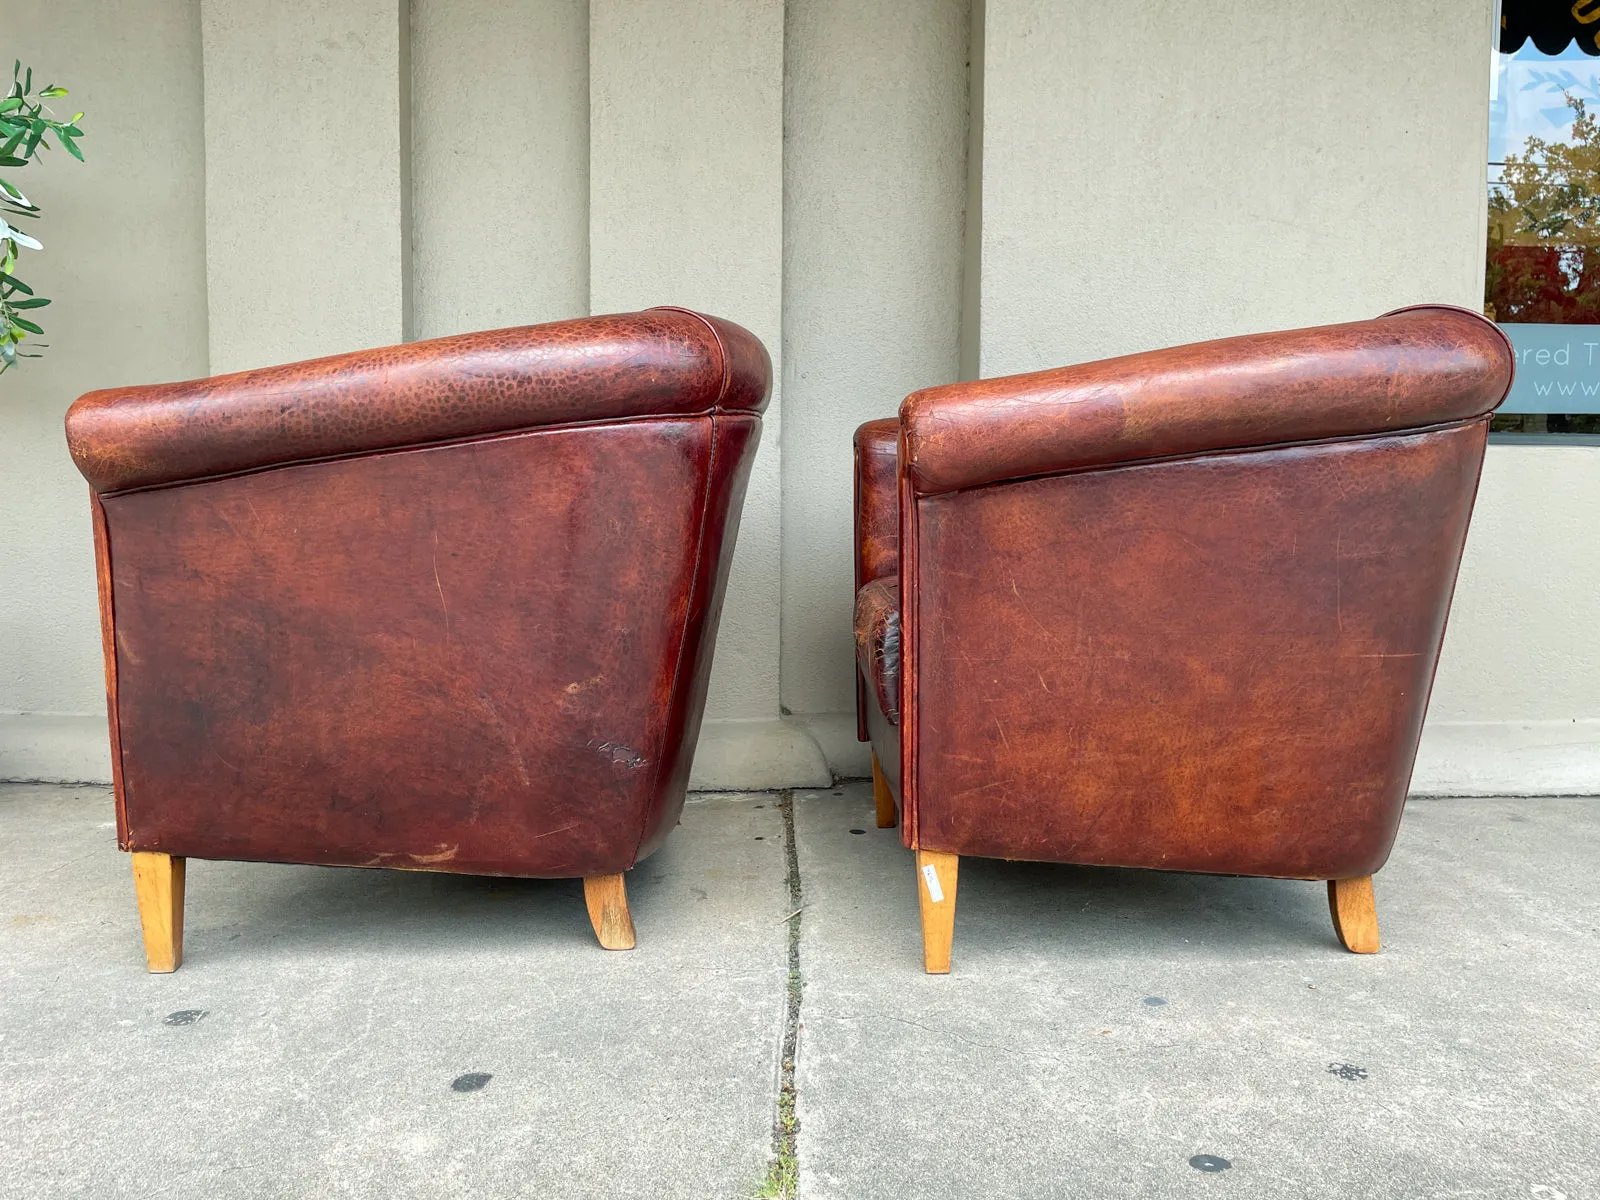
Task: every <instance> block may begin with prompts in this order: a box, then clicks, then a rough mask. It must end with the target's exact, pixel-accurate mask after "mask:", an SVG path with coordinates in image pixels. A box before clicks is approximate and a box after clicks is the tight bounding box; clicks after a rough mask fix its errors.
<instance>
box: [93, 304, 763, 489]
mask: <svg viewBox="0 0 1600 1200" xmlns="http://www.w3.org/2000/svg"><path fill="white" fill-rule="evenodd" d="M771 373H772V367H771V362H770V360H769V359H768V357H767V353H766V350H765V349H764V348H763V347H762V345H761V343H760V342H759V341H758V340H757V339H756V338H755V337H754V336H753V335H752V334H750V333H749V332H748V331H747V330H744V329H742V328H740V327H739V326H737V325H734V324H732V323H731V322H727V321H721V320H718V319H716V318H714V317H704V316H701V315H700V314H698V313H693V312H690V311H688V310H687V309H673V308H655V309H650V310H648V311H645V312H639V313H625V314H618V315H614V316H598V317H585V318H581V319H579V320H575V321H560V322H555V323H552V324H548V325H532V326H524V327H522V328H517V329H500V330H493V331H489V332H485V333H468V334H461V335H459V336H456V337H446V338H438V339H435V340H432V341H425V342H411V343H409V344H406V345H401V346H388V347H384V348H382V349H378V350H364V351H358V352H356V353H353V354H340V355H335V356H333V357H331V358H319V359H314V360H312V361H310V362H301V363H292V364H290V365H288V366H281V367H266V368H263V369H261V370H255V371H242V372H239V373H238V374H234V375H221V376H217V377H215V378H212V379H200V380H193V381H190V382H187V383H171V384H156V385H152V386H146V387H127V388H115V389H110V390H106V391H99V392H90V393H89V394H88V395H86V396H83V397H81V398H80V399H79V400H78V401H77V402H76V403H75V404H73V406H72V407H71V409H69V410H68V412H67V443H68V446H69V448H70V449H71V451H72V457H73V460H74V461H75V462H76V463H77V465H78V469H79V470H80V471H81V472H82V473H83V476H84V478H86V479H87V480H88V481H89V484H90V486H91V487H93V488H94V490H95V491H96V492H115V491H122V490H125V489H128V488H138V487H150V486H153V485H158V484H167V483H176V482H181V481H186V480H194V479H204V478H210V477H214V476H218V475H227V474H233V473H236V472H240V471H248V470H255V469H259V468H262V467H269V466H277V465H282V464H286V463H292V462H304V461H307V460H312V459H323V458H337V457H340V456H343V455H349V454H355V453H362V452H370V451H375V450H385V449H393V448H397V447H402V446H415V445H424V444H428V443H432V442H440V441H448V440H452V439H459V438H468V437H481V436H485V435H491V434H496V433H504V432H512V431H516V430H521V429H531V428H536V427H540V426H549V425H563V424H575V423H581V422H590V421H604V420H615V419H625V418H629V417H641V416H650V415H656V414H661V415H668V414H671V415H681V414H688V413H698V412H706V411H710V410H713V409H743V410H749V411H754V412H760V411H761V410H762V409H763V408H764V407H765V406H766V400H767V394H768V391H769V389H770V383H771Z"/></svg>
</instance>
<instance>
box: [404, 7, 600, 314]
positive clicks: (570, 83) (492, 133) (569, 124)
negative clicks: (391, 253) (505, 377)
mask: <svg viewBox="0 0 1600 1200" xmlns="http://www.w3.org/2000/svg"><path fill="white" fill-rule="evenodd" d="M411 78H412V90H411V98H412V110H413V120H412V133H411V144H412V164H411V179H412V230H413V238H412V271H413V296H412V299H413V304H414V311H415V314H416V322H415V330H414V333H415V336H417V337H419V338H428V337H442V336H444V335H445V334H449V333H463V332H466V331H468V330H473V329H498V328H501V327H503V326H507V325H532V324H536V323H538V322H540V321H558V320H562V319H565V318H567V317H578V316H584V315H585V314H587V313H588V311H589V5H588V4H587V3H586V0H413V3H412V7H411Z"/></svg>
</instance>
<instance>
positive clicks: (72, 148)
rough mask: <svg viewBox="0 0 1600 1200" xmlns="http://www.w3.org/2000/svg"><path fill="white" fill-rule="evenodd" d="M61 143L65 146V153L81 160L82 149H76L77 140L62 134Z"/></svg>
mask: <svg viewBox="0 0 1600 1200" xmlns="http://www.w3.org/2000/svg"><path fill="white" fill-rule="evenodd" d="M61 144H62V145H63V146H65V147H66V150H67V153H68V154H70V155H72V157H73V158H75V159H77V160H78V161H79V162H82V161H83V151H82V150H79V149H78V143H77V142H75V141H73V140H72V139H71V138H69V137H67V136H66V135H65V134H63V135H62V138H61Z"/></svg>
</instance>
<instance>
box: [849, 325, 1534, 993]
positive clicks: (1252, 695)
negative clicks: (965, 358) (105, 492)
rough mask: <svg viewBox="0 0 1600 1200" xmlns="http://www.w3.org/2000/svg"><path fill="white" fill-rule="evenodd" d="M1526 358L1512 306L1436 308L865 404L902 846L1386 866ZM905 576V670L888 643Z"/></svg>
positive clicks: (870, 517)
mask: <svg viewBox="0 0 1600 1200" xmlns="http://www.w3.org/2000/svg"><path fill="white" fill-rule="evenodd" d="M1512 366H1513V356H1512V354H1511V351H1510V347H1509V343H1508V342H1507V341H1506V339H1505V337H1504V336H1503V335H1502V334H1501V332H1500V331H1499V330H1498V329H1497V328H1496V327H1495V326H1494V325H1492V324H1490V323H1489V322H1487V321H1485V320H1483V319H1482V318H1481V317H1478V316H1476V315H1475V314H1472V313H1469V312H1466V311H1464V310H1459V309H1451V308H1446V307H1439V306H1420V307H1416V308H1411V309H1404V310H1400V311H1398V312H1395V313H1391V314H1389V315H1387V316H1384V317H1382V318H1379V319H1376V320H1368V321H1359V322H1355V323H1351V324H1345V325H1333V326H1325V327H1322V328H1317V329H1305V330H1296V331H1291V332H1284V333H1269V334H1260V335H1256V336H1251V337H1240V338H1230V339H1227V340H1223V341H1215V342H1207V343H1202V344H1200V345H1193V346H1182V347H1178V348H1175V349H1170V350H1159V351H1155V352H1152V353H1147V354H1137V355H1132V356H1129V357H1124V358H1116V359H1109V360H1106V361H1103V362H1094V363H1087V364H1084V365H1081V366H1074V367H1065V368H1062V369H1059V370H1052V371H1041V372H1038V373H1035V374H1029V375H1019V376H1013V377H1010V378H1003V379H987V380H981V381H978V382H972V383H959V384H952V385H950V386H946V387H936V388H930V389H927V390H925V391H921V392H917V393H916V394H914V395H912V396H910V397H909V398H907V399H906V401H905V403H904V404H903V405H902V406H901V409H900V416H899V419H898V421H876V422H873V423H871V424H869V425H865V426H863V427H862V428H861V430H860V431H859V432H858V434H857V438H856V461H857V474H856V489H857V498H856V514H857V525H856V539H857V550H858V558H857V573H858V578H857V585H858V587H859V588H861V596H862V600H861V601H860V602H859V603H858V606H857V637H858V639H859V644H860V645H861V647H862V653H861V656H860V665H861V672H862V679H863V685H862V687H861V688H860V689H859V696H860V709H861V711H860V713H859V717H860V720H859V727H860V729H861V731H862V734H863V737H864V739H865V738H870V739H871V740H872V742H873V747H874V752H875V755H876V757H877V759H878V760H879V761H880V762H881V763H882V764H883V766H884V774H885V775H886V776H887V782H888V784H889V786H890V787H891V789H892V791H893V792H894V795H895V797H896V799H897V802H898V804H899V807H900V812H901V818H902V819H901V826H902V830H903V836H904V839H905V842H906V844H907V845H908V846H911V847H914V848H918V849H920V850H925V851H930V852H945V853H947V854H957V855H963V854H975V855H980V856H986V857H993V858H1008V859H1032V860H1040V861H1053V862H1064V863H1083V864H1097V865H1116V866H1129V867H1154V868H1163V869H1168V870H1187V871H1208V872H1223V873H1234V874H1249V875H1266V876H1280V877H1297V878H1309V879H1330V880H1336V879H1347V878H1354V877H1360V876H1364V875H1369V874H1371V873H1372V872H1374V871H1376V870H1377V869H1378V868H1379V867H1381V866H1382V865H1383V863H1384V861H1385V859H1386V858H1387V857H1388V854H1389V850H1390V847H1391V845H1392V844H1393V841H1394V837H1395V833H1396V830H1397V827H1398V824H1399V821H1400V814H1401V808H1402V806H1403V804H1404V801H1405V796H1406V790H1407V786H1408V782H1409V779H1410V775H1411V770H1412V765H1413V761H1414V759H1415V755H1416V749H1417V740H1418V737H1419V734H1420V731H1421V728H1422V720H1423V714H1424V712H1425V710H1426V707H1427V700H1428V693H1429V689H1430V687H1431V685H1432V681H1433V674H1434V666H1435V663H1436V661H1437V658H1438V653H1439V646H1440V641H1441V639H1442V636H1443V633H1444V626H1445V617H1446V613H1447V610H1448V608H1449V604H1450V596H1451V591H1452V588H1453V586H1454V583H1455V577H1456V571H1457V567H1458V565H1459V562H1460V558H1461V550H1462V544H1463V541H1464V539H1465V537H1466V533H1467V524H1468V519H1469V517H1470V515H1471V511H1472V504H1473V498H1474V494H1475V490H1476V487H1477V482H1478V475H1479V470H1480V467H1481V464H1482V460H1483V452H1484V444H1485V439H1486V435H1487V432H1488V424H1489V415H1490V413H1491V411H1492V410H1493V408H1494V407H1495V406H1496V405H1497V404H1498V403H1499V402H1500V401H1501V400H1502V399H1503V398H1504V396H1505V394H1506V392H1507V389H1508V388H1509V386H1510V382H1511V374H1512ZM891 455H893V456H894V460H895V470H894V474H893V477H891V475H890V471H889V469H888V463H889V461H890V456H891ZM891 507H892V508H893V510H894V512H895V517H894V519H893V520H890V519H889V518H888V517H887V516H886V515H885V514H886V513H887V512H888V511H889V510H890V509H891ZM874 581H876V582H874ZM874 589H876V590H875V591H874ZM869 592H871V593H872V596H873V597H876V599H873V598H872V597H869ZM888 595H897V596H898V597H899V603H898V606H897V607H898V616H899V624H900V634H901V644H900V658H899V686H898V688H897V689H896V688H892V687H889V686H887V685H886V684H884V685H880V684H879V682H878V678H877V674H876V672H877V671H878V669H879V659H878V658H875V657H874V656H873V654H872V653H871V652H870V648H871V647H873V646H874V645H876V644H877V641H876V639H877V638H878V637H879V634H878V633H877V630H879V629H881V628H883V627H885V626H886V625H887V624H888V623H889V618H888V616H887V615H886V614H885V612H884V604H885V603H886V602H887V601H886V600H885V599H884V598H885V597H886V596H888ZM896 703H897V704H898V710H899V711H898V713H896V712H894V711H892V710H893V708H894V707H895V705H896ZM925 900H926V896H925ZM930 961H932V960H931V959H930ZM930 969H932V968H930Z"/></svg>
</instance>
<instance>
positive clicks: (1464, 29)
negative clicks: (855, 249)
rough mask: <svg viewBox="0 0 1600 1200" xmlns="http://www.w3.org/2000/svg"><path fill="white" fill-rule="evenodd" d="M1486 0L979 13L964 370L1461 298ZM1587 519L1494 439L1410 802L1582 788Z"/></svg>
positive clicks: (1536, 452) (1594, 717)
mask: <svg viewBox="0 0 1600 1200" xmlns="http://www.w3.org/2000/svg"><path fill="white" fill-rule="evenodd" d="M1493 7H1494V6H1493V2H1492V0H1432V2H1429V3H1419V4H1405V5H1332V6H1329V5H1322V6H1317V7H1315V8H1308V7H1307V6H1306V5H1304V4H1302V3H1299V2H1298V0H1219V2H1218V3H1214V4H1208V5H1182V4H1175V3H1170V2H1167V0H1128V2H1127V3H1124V4H1121V5H1118V6H1116V8H1115V9H1112V8H1103V7H1100V6H1095V5H1068V4H1060V3H1053V2H1050V0H988V2H987V13H986V24H985V36H986V40H987V45H986V48H985V56H984V104H985V111H984V126H983V131H982V134H983V180H982V183H983V222H982V273H983V277H982V310H981V334H982V336H981V342H982V346H981V360H982V367H983V374H985V375H998V374H1005V373H1008V372H1013V371H1024V370H1033V369H1037V368H1040V367H1044V366H1049V365H1054V364H1058V363H1061V362H1070V361H1073V360H1075V359H1087V358H1097V357H1103V356H1107V355H1112V354H1122V353H1128V352H1132V351H1137V350H1144V349H1149V348H1151V347H1155V346H1162V345H1168V344H1172V343H1176V342H1183V341H1192V340H1197V339H1201V338H1208V337H1217V336H1223V335H1227V334H1234V333H1243V332H1247V331H1249V330H1254V329H1278V328H1290V327H1294V326H1297V325H1309V324H1317V323H1320V322H1327V321H1343V320H1352V319H1356V318H1360V317H1365V316H1372V315H1376V314H1377V313H1380V312H1383V311H1384V310H1386V309H1388V308H1391V307H1394V306H1397V305H1401V304H1406V303H1412V302H1415V301H1418V300H1429V299H1431V300H1443V301H1448V302H1452V303H1456V304H1462V305H1465V306H1468V307H1476V306H1478V305H1479V304H1480V303H1481V297H1482V294H1483V275H1482V272H1483V236H1484V235H1483V229H1484V202H1485V189H1484V168H1483V159H1484V149H1485V147H1486V145H1487V140H1488V89H1487V75H1488V54H1489V51H1488V47H1489V46H1490V44H1491V43H1490V31H1491V28H1492V20H1493ZM1050 114H1070V115H1071V117H1070V119H1065V118H1063V119H1052V118H1051V116H1050ZM1596 514H1600V447H1597V446H1568V447H1566V448H1561V447H1554V446H1529V445H1514V444H1506V445H1495V446H1492V447H1491V448H1490V451H1489V455H1488V461H1487V465H1486V468H1485V471H1484V478H1483V486H1482V489H1481V492H1480V495H1479V500H1478V507H1477V512H1476V514H1475V517H1474V523H1473V529H1472V533H1471V536H1470V539H1469V542H1468V548H1467V555H1466V559H1465V562H1464V564H1463V567H1462V572H1461V578H1460V582H1459V584H1458V587H1457V592H1456V602H1455V607H1454V610H1453V613H1452V616H1451V620H1450V629H1449V634H1448V636H1447V638H1446V643H1445V650H1444V654H1443V657H1442V660H1441V664H1440V669H1439V675H1438V680H1437V684H1436V687H1435V690H1434V696H1433V703H1432V705H1431V708H1430V712H1429V720H1428V725H1427V729H1426V731H1425V734H1424V739H1423V747H1422V753H1421V755H1420V756H1419V759H1418V765H1417V772H1416V777H1415V780H1414V784H1413V786H1414V788H1415V789H1417V790H1420V791H1431V792H1449V793H1459V792H1465V791H1489V792H1495V791H1572V790H1578V791H1585V790H1586V791H1595V790H1600V669H1597V668H1600V648H1597V647H1596V644H1595V642H1594V639H1593V637H1592V634H1591V632H1590V631H1592V630H1593V629H1595V628H1596V627H1597V626H1600V555H1597V554H1596V553H1595V547H1596V546H1597V545H1600V542H1597V539H1596V536H1595V533H1594V524H1595V517H1596Z"/></svg>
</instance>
